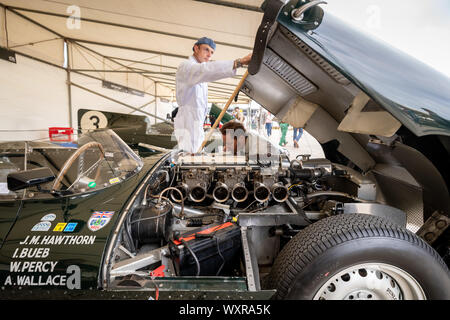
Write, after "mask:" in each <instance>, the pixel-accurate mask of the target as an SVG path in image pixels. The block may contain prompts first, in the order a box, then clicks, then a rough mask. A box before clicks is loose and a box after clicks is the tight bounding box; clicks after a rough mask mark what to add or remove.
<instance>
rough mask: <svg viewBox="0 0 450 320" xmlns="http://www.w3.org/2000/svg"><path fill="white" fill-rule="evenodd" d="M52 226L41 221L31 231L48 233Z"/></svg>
mask: <svg viewBox="0 0 450 320" xmlns="http://www.w3.org/2000/svg"><path fill="white" fill-rule="evenodd" d="M51 226H52V224H51V223H50V222H48V221H41V222H38V223H36V224H35V225H34V227H33V228H31V231H48V230H49V229H50V228H51Z"/></svg>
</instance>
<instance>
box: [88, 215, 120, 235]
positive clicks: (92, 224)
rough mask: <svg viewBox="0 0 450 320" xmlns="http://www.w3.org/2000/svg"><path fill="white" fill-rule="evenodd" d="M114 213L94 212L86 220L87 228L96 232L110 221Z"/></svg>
mask: <svg viewBox="0 0 450 320" xmlns="http://www.w3.org/2000/svg"><path fill="white" fill-rule="evenodd" d="M113 214H114V211H95V212H94V213H93V214H92V216H91V217H90V218H89V220H88V228H89V229H90V230H91V231H94V232H95V231H97V230H100V229H101V228H103V227H104V226H106V225H107V224H108V222H109V221H110V220H111V218H112V216H113Z"/></svg>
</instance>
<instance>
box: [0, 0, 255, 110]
mask: <svg viewBox="0 0 450 320" xmlns="http://www.w3.org/2000/svg"><path fill="white" fill-rule="evenodd" d="M261 2H262V1H261V0H245V1H227V2H225V1H211V0H209V1H187V0H172V1H163V0H132V1H119V0H96V1H89V0H76V1H74V0H57V1H56V0H55V1H52V0H34V1H29V0H0V4H1V7H2V9H3V10H2V13H1V15H0V17H1V25H0V27H1V33H0V46H2V47H5V48H9V49H11V50H14V51H16V52H18V53H22V54H24V55H27V56H30V57H33V58H37V59H39V60H42V61H45V62H48V63H50V64H53V65H57V66H61V67H63V66H64V61H65V59H64V46H65V45H64V43H66V45H67V48H68V69H70V71H72V72H77V73H82V74H85V75H88V76H90V77H96V78H99V79H102V80H106V81H111V82H114V83H117V84H121V85H124V86H126V87H129V88H133V89H136V90H140V91H143V92H146V93H148V94H150V95H153V96H154V95H156V94H157V95H158V96H159V97H166V98H168V99H169V100H174V99H175V94H174V88H175V82H174V80H175V72H176V68H177V66H178V65H179V63H180V62H181V61H182V60H183V59H185V58H186V57H187V56H189V55H190V54H191V53H192V46H193V44H194V43H195V41H196V39H198V38H200V37H202V36H208V37H210V38H213V39H214V40H215V41H216V43H217V49H216V53H215V55H214V59H216V60H224V59H235V58H238V57H242V56H244V55H246V54H247V53H249V52H250V51H251V50H252V48H253V43H254V36H255V34H256V30H257V28H258V26H259V24H260V22H261V18H262V12H261V11H260V10H259V9H258V8H259V6H260V4H261ZM242 73H243V71H242V70H241V71H240V73H239V74H238V76H236V77H235V78H232V79H225V80H223V81H218V82H216V83H212V84H211V85H210V90H209V94H210V96H209V98H210V101H223V100H224V99H227V97H229V96H230V94H231V93H232V92H233V89H234V87H235V86H236V85H237V83H238V82H239V78H240V76H241V75H242ZM155 90H156V91H157V93H156V94H155ZM240 98H241V102H245V99H247V98H246V97H245V96H242V97H240ZM247 101H248V100H247Z"/></svg>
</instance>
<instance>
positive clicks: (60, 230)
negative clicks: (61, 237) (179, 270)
mask: <svg viewBox="0 0 450 320" xmlns="http://www.w3.org/2000/svg"><path fill="white" fill-rule="evenodd" d="M66 225H67V223H63V222H60V223H58V224H57V225H56V227H55V228H54V229H53V231H58V232H62V231H63V230H64V228H65V227H66Z"/></svg>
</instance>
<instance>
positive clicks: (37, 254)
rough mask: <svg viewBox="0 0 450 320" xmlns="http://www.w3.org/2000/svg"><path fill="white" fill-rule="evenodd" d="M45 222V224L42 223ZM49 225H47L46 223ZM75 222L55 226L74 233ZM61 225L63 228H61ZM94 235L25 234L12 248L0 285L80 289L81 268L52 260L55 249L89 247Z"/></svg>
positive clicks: (93, 240)
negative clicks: (52, 252)
mask: <svg viewBox="0 0 450 320" xmlns="http://www.w3.org/2000/svg"><path fill="white" fill-rule="evenodd" d="M45 222H47V221H45ZM48 223H49V222H48ZM78 224H79V223H77V222H70V223H58V224H57V226H58V225H60V226H59V228H63V230H64V232H65V231H66V229H68V230H75V229H76V227H77V225H78ZM62 225H64V227H63V226H62ZM95 239H96V236H89V235H28V236H27V237H26V238H25V239H24V240H23V241H20V242H19V247H18V248H16V249H14V251H13V254H12V257H11V258H12V259H11V261H10V263H9V273H8V275H7V277H6V278H5V279H4V280H3V283H0V286H1V285H3V286H19V287H20V286H54V287H66V288H67V289H81V269H80V267H79V266H77V265H69V266H67V265H66V264H64V263H61V262H59V261H54V260H52V256H51V250H52V249H53V248H55V246H64V245H77V246H80V245H93V244H94V243H95Z"/></svg>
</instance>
